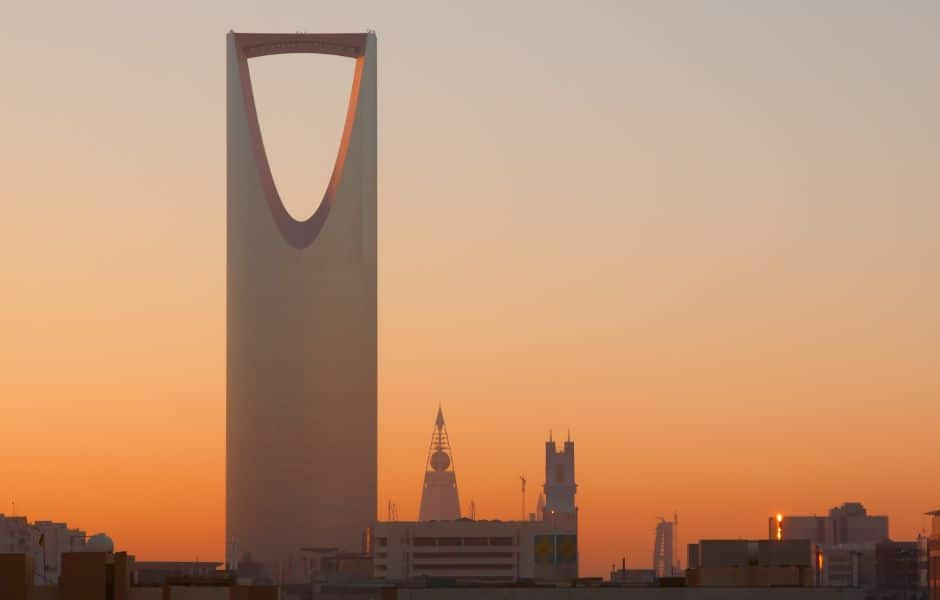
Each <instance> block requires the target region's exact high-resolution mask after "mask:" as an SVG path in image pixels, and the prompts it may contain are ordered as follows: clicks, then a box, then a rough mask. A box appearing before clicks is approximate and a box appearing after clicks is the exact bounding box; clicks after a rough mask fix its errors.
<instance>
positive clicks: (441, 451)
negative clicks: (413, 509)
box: [418, 408, 460, 521]
mask: <svg viewBox="0 0 940 600" xmlns="http://www.w3.org/2000/svg"><path fill="white" fill-rule="evenodd" d="M459 518H460V498H459V496H458V494H457V472H456V471H455V470H454V455H453V450H452V449H451V447H450V439H449V438H448V437H447V426H446V425H445V424H444V412H443V411H442V410H441V409H440V408H438V409H437V418H436V419H435V420H434V431H433V432H432V433H431V444H430V446H429V447H428V458H427V461H426V463H425V467H424V487H423V488H422V489H421V509H420V510H419V511H418V520H420V521H453V520H456V519H459Z"/></svg>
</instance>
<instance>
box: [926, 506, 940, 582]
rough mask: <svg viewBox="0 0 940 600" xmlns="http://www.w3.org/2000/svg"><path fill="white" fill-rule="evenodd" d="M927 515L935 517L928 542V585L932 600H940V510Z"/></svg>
mask: <svg viewBox="0 0 940 600" xmlns="http://www.w3.org/2000/svg"><path fill="white" fill-rule="evenodd" d="M927 514H928V515H930V516H931V517H933V519H932V522H931V532H930V539H929V541H928V542H927V583H928V586H929V588H930V600H940V510H935V511H932V512H929V513H927Z"/></svg>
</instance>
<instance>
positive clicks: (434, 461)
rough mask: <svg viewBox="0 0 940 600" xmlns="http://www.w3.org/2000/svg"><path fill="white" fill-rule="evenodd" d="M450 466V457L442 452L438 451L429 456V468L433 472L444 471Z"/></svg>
mask: <svg viewBox="0 0 940 600" xmlns="http://www.w3.org/2000/svg"><path fill="white" fill-rule="evenodd" d="M449 466H450V456H448V455H447V453H446V452H444V451H443V450H438V451H437V452H435V453H434V454H432V455H431V468H432V469H434V470H435V471H446V470H447V467H449Z"/></svg>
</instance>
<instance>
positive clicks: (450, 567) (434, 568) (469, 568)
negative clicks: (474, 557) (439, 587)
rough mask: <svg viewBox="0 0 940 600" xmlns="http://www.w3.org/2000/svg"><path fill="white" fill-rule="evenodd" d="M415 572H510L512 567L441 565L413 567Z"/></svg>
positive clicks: (418, 565)
mask: <svg viewBox="0 0 940 600" xmlns="http://www.w3.org/2000/svg"><path fill="white" fill-rule="evenodd" d="M413 568H414V570H415V571H512V569H513V565H506V564H502V565H465V564H460V563H456V564H449V565H447V564H443V565H428V564H419V563H416V564H415V565H414V567H413Z"/></svg>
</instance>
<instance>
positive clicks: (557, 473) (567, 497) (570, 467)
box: [544, 440, 578, 518]
mask: <svg viewBox="0 0 940 600" xmlns="http://www.w3.org/2000/svg"><path fill="white" fill-rule="evenodd" d="M544 489H545V508H544V512H545V515H546V518H547V517H548V515H550V514H553V513H574V512H577V508H576V507H575V502H574V495H575V493H576V492H577V491H578V486H577V484H576V483H575V479H574V442H572V441H571V440H568V441H566V442H565V444H564V446H563V447H562V450H561V451H560V452H559V451H558V446H557V445H556V444H555V442H554V441H552V440H549V441H547V442H545V487H544Z"/></svg>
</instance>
